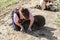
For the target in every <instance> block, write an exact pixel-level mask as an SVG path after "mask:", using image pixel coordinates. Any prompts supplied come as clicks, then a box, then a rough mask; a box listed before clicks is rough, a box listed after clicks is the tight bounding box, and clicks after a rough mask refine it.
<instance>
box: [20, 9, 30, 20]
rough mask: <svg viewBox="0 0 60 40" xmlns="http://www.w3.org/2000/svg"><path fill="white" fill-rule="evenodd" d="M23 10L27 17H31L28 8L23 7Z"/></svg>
mask: <svg viewBox="0 0 60 40" xmlns="http://www.w3.org/2000/svg"><path fill="white" fill-rule="evenodd" d="M21 12H22V14H23V16H24V17H25V18H26V19H29V13H30V12H29V10H28V9H27V8H22V10H21Z"/></svg>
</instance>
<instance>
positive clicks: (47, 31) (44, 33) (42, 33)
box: [27, 27, 57, 40]
mask: <svg viewBox="0 0 60 40" xmlns="http://www.w3.org/2000/svg"><path fill="white" fill-rule="evenodd" d="M55 30H56V29H54V28H50V27H44V28H42V29H40V30H37V31H33V32H27V34H29V35H32V36H34V37H38V38H42V37H44V38H47V39H48V40H57V37H55V36H53V35H54V33H53V32H51V31H55Z"/></svg>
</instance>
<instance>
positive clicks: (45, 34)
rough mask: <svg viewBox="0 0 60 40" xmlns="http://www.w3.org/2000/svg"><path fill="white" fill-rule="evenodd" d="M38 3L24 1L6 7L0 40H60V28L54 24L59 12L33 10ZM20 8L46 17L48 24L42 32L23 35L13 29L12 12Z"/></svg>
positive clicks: (0, 27)
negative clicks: (25, 8)
mask: <svg viewBox="0 0 60 40" xmlns="http://www.w3.org/2000/svg"><path fill="white" fill-rule="evenodd" d="M36 4H39V2H38V1H34V0H33V1H23V2H21V1H20V2H19V3H17V4H14V5H11V6H8V7H6V8H5V9H4V10H1V13H0V40H60V34H59V33H60V28H59V27H57V26H56V25H55V24H54V22H55V20H56V19H57V14H58V13H59V12H51V11H44V10H39V9H36V8H33V7H34V6H35V5H36ZM18 6H23V7H27V8H29V10H30V12H31V13H32V14H33V15H42V16H44V17H45V20H46V24H45V27H44V28H43V29H41V30H37V31H34V33H23V32H18V31H14V30H13V29H12V25H11V23H12V20H11V12H12V10H13V9H15V8H16V7H18Z"/></svg>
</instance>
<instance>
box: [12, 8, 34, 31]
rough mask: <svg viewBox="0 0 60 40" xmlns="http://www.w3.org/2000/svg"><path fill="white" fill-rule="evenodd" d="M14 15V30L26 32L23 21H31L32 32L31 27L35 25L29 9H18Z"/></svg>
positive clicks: (29, 28)
mask: <svg viewBox="0 0 60 40" xmlns="http://www.w3.org/2000/svg"><path fill="white" fill-rule="evenodd" d="M12 15H13V17H12V22H13V28H14V30H16V31H24V27H23V25H22V23H23V21H24V20H26V21H28V20H30V24H29V27H28V30H29V31H32V29H31V27H32V25H33V23H34V17H33V15H32V14H31V13H30V12H29V10H28V9H27V8H17V9H15V11H13V12H12Z"/></svg>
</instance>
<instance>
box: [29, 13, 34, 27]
mask: <svg viewBox="0 0 60 40" xmlns="http://www.w3.org/2000/svg"><path fill="white" fill-rule="evenodd" d="M33 23H34V16H33V15H32V14H30V25H29V27H32V25H33Z"/></svg>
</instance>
